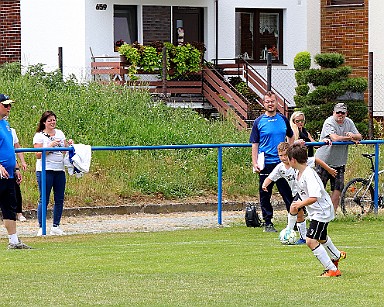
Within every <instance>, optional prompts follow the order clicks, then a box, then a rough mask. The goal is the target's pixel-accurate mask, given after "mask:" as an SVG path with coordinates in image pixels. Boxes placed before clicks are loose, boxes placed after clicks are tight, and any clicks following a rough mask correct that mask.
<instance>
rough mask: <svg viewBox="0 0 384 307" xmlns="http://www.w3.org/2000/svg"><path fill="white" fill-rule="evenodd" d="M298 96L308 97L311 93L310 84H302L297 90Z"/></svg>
mask: <svg viewBox="0 0 384 307" xmlns="http://www.w3.org/2000/svg"><path fill="white" fill-rule="evenodd" d="M295 91H296V94H297V95H298V96H306V95H307V94H308V92H309V85H308V84H302V85H299V86H297V87H296V88H295Z"/></svg>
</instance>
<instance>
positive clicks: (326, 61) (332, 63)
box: [315, 53, 345, 68]
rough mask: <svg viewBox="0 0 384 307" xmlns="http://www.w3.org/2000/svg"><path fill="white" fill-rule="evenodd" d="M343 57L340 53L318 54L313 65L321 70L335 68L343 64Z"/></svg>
mask: <svg viewBox="0 0 384 307" xmlns="http://www.w3.org/2000/svg"><path fill="white" fill-rule="evenodd" d="M344 61H345V59H344V56H343V55H342V54H340V53H319V54H316V55H315V63H316V64H318V65H319V66H320V67H322V68H336V67H339V66H340V65H343V64H344Z"/></svg>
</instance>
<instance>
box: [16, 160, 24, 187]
mask: <svg viewBox="0 0 384 307" xmlns="http://www.w3.org/2000/svg"><path fill="white" fill-rule="evenodd" d="M15 178H16V183H17V184H20V183H21V181H23V177H22V176H21V173H20V168H19V164H18V163H17V161H16V168H15Z"/></svg>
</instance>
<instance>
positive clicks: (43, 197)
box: [40, 149, 47, 236]
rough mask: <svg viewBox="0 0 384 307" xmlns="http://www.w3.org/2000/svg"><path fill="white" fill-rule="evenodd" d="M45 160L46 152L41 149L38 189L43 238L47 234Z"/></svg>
mask: <svg viewBox="0 0 384 307" xmlns="http://www.w3.org/2000/svg"><path fill="white" fill-rule="evenodd" d="M46 160H47V155H46V151H45V150H44V149H43V150H42V151H41V176H40V189H41V197H40V201H41V230H42V233H41V234H42V235H43V236H45V235H46V234H47V206H46V205H45V204H46V203H47V199H46V198H47V197H46V188H47V186H46V182H47V176H46V165H45V164H46Z"/></svg>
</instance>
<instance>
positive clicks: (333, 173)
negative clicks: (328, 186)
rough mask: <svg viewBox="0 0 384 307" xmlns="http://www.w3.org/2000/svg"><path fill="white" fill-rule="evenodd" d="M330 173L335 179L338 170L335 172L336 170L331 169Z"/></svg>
mask: <svg viewBox="0 0 384 307" xmlns="http://www.w3.org/2000/svg"><path fill="white" fill-rule="evenodd" d="M328 173H329V174H330V175H331V176H332V177H334V178H335V177H336V175H337V170H335V169H334V168H332V167H330V168H329V171H328Z"/></svg>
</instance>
